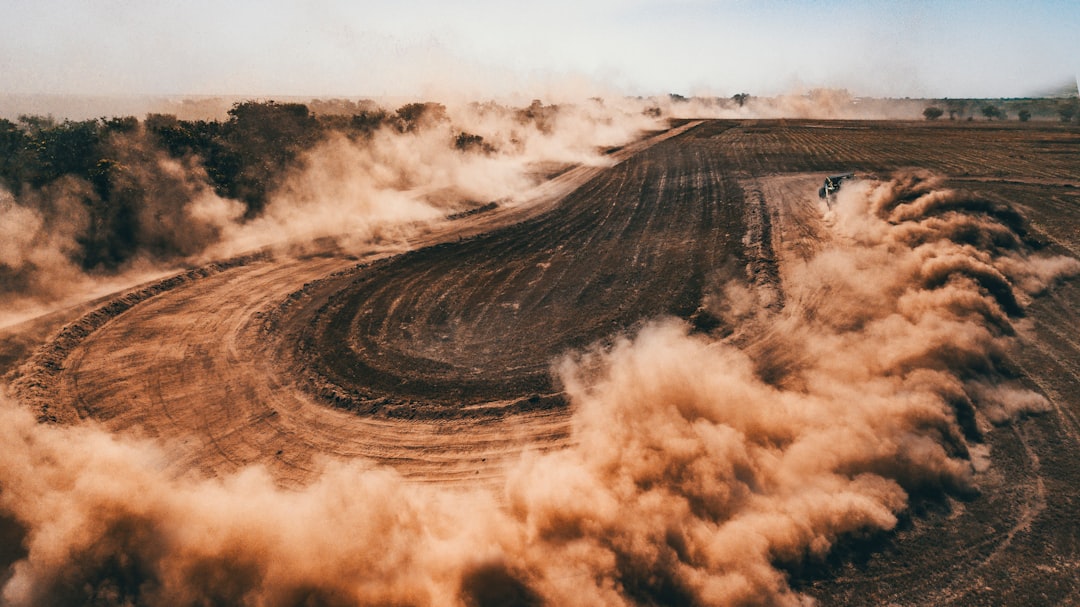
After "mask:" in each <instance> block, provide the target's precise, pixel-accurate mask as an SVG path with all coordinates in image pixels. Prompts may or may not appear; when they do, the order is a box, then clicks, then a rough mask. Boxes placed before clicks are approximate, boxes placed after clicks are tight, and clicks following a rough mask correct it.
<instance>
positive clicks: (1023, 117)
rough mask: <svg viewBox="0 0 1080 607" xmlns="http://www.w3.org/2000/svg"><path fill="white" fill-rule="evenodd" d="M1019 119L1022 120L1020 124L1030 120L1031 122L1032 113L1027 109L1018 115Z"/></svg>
mask: <svg viewBox="0 0 1080 607" xmlns="http://www.w3.org/2000/svg"><path fill="white" fill-rule="evenodd" d="M1017 117H1018V118H1020V122H1027V121H1028V120H1031V112H1029V111H1028V110H1027V109H1026V108H1025V109H1022V110H1020V113H1019V114H1017Z"/></svg>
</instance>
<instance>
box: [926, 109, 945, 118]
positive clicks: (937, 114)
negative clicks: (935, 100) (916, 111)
mask: <svg viewBox="0 0 1080 607" xmlns="http://www.w3.org/2000/svg"><path fill="white" fill-rule="evenodd" d="M944 114H945V110H943V109H941V108H939V107H933V106H930V107H928V108H926V109H925V110H923V112H922V115H923V116H924V117H925V118H926V119H927V120H937V119H938V118H941V117H942V115H944Z"/></svg>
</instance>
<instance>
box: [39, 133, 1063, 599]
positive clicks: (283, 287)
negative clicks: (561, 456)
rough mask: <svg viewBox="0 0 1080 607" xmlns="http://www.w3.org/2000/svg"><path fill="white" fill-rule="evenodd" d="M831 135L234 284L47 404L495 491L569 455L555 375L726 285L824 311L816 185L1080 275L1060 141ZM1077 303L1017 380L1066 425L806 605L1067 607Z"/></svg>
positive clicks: (164, 299)
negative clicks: (918, 210)
mask: <svg viewBox="0 0 1080 607" xmlns="http://www.w3.org/2000/svg"><path fill="white" fill-rule="evenodd" d="M832 126H834V127H835V128H830V129H820V128H816V126H815V125H814V124H812V123H801V122H785V121H777V122H761V123H759V122H744V123H735V122H722V121H714V122H708V123H705V124H703V125H696V126H694V128H692V129H689V130H688V131H686V132H684V133H680V134H678V136H676V137H672V138H669V139H665V140H660V141H654V142H653V144H652V145H651V147H646V146H641V147H636V148H633V149H632V150H628V151H627V152H626V153H624V154H623V155H622V156H621V159H622V160H623V162H621V163H620V164H618V165H617V166H615V167H613V168H610V169H607V170H599V169H590V170H587V171H582V172H579V173H575V174H573V175H571V176H570V177H567V178H566V182H565V183H564V184H563V185H564V186H565V189H564V190H561V191H560V190H559V189H558V187H555V189H554V190H553V191H552V192H549V197H548V198H546V199H544V200H543V201H542V202H540V203H538V204H536V205H535V206H533V207H530V209H531V210H530V209H520V210H517V211H510V212H508V213H506V214H503V215H500V214H495V215H491V216H488V215H487V214H481V215H478V216H476V217H475V218H470V219H469V220H468V221H462V222H456V223H455V225H452V226H451V227H450V228H448V229H447V230H446V231H444V232H436V233H432V234H430V235H428V236H425V237H424V238H422V239H419V240H418V241H417V242H416V243H414V244H415V245H416V246H417V247H419V246H420V245H427V244H435V245H436V246H430V247H426V248H414V250H412V251H411V252H406V253H403V254H399V255H390V254H389V253H386V252H384V253H372V254H370V255H368V256H366V257H362V258H350V257H346V256H342V255H340V254H339V253H337V252H335V251H327V252H325V253H324V254H320V255H310V256H307V257H290V258H281V259H273V258H255V259H252V260H249V261H247V262H246V263H243V264H240V265H237V266H235V267H226V268H223V269H221V270H220V271H217V272H214V273H211V274H209V275H207V276H204V277H200V278H198V279H196V280H191V281H187V282H184V283H182V284H180V285H178V286H175V287H172V288H170V289H169V290H167V291H164V292H162V293H160V294H156V295H153V296H150V297H147V298H145V299H144V300H141V301H139V302H137V303H135V304H134V305H132V306H131V307H130V308H127V309H125V310H124V311H123V312H122V313H119V314H118V315H115V316H114V317H111V319H109V320H108V321H107V322H105V323H104V324H101V325H100V326H95V327H94V329H93V330H92V331H90V332H88V334H87V335H85V336H81V337H80V338H79V340H78V342H77V345H75V346H74V347H73V348H72V349H70V351H65V357H66V358H65V359H64V360H62V361H60V367H61V368H58V369H55V370H54V371H55V372H54V373H53V374H51V375H49V376H48V377H49V382H50V383H49V385H47V386H45V388H46V389H47V391H48V393H49V396H50V397H54V398H55V399H56V406H59V407H61V408H63V407H69V408H71V409H72V410H73V411H76V412H77V414H78V416H80V417H87V418H92V419H96V420H99V421H100V422H102V423H103V424H104V425H105V426H106V427H108V428H110V429H112V430H114V431H135V432H139V433H145V434H148V435H151V436H155V437H158V438H161V439H162V440H164V441H166V443H167V444H168V445H169V447H168V448H169V452H168V455H169V456H170V458H171V459H170V461H169V466H170V469H169V472H170V473H172V474H184V473H185V472H186V471H188V470H192V469H195V470H200V471H202V472H204V473H206V474H211V475H216V474H226V473H228V472H230V471H234V470H237V469H240V468H242V467H244V466H247V465H250V464H252V463H261V464H265V465H267V466H268V467H269V468H270V469H271V470H272V471H273V473H274V474H275V476H276V478H278V479H279V481H280V482H281V483H283V484H286V485H302V484H304V483H305V482H307V481H308V480H310V479H311V478H313V476H314V475H315V474H316V473H317V469H318V466H319V458H321V457H323V456H330V457H336V456H340V457H345V458H353V457H365V458H370V459H372V460H373V461H375V462H380V463H388V464H391V465H394V466H395V467H396V468H397V469H399V470H400V471H402V473H403V474H405V475H406V476H408V477H410V478H413V479H416V480H420V481H439V482H450V483H457V482H463V483H475V482H490V483H496V482H497V481H498V480H499V478H500V474H501V473H500V464H501V463H502V462H505V461H507V460H508V459H510V458H513V457H514V456H515V455H516V454H517V453H519V452H520V451H521V450H522V449H523V448H528V447H529V446H533V447H537V448H550V447H556V446H558V445H560V444H563V442H564V441H565V440H566V436H567V427H568V415H567V411H566V408H565V405H564V403H562V402H561V400H560V399H559V398H558V386H556V385H553V384H552V380H551V375H550V374H549V372H548V369H549V366H550V364H551V361H552V359H553V358H554V357H557V356H559V355H560V354H562V353H563V352H565V351H566V350H568V349H573V348H579V347H583V346H587V345H588V344H590V343H593V342H596V341H603V340H605V339H608V338H610V337H611V336H612V335H615V334H617V333H618V332H620V331H623V330H625V329H628V328H632V327H633V326H634V325H635V323H637V322H639V321H641V320H643V319H647V318H650V317H653V316H656V315H658V314H663V313H673V314H677V315H681V316H684V317H688V318H692V319H693V320H694V321H695V323H696V324H697V325H698V326H699V328H702V329H713V328H718V329H719V331H724V330H726V329H732V328H730V327H720V326H718V323H719V321H717V320H716V319H715V318H712V317H711V316H709V315H707V314H703V313H702V312H701V311H699V305H700V303H701V299H702V296H703V295H704V294H705V293H708V292H710V290H711V289H713V288H715V287H716V286H717V285H718V284H722V283H724V282H726V281H729V280H732V279H739V280H749V281H750V282H752V283H753V284H754V285H755V286H757V287H759V288H763V289H773V290H775V291H776V297H775V299H774V307H776V308H780V307H783V306H789V307H799V308H802V309H806V310H811V311H812V310H813V309H814V308H815V306H816V305H817V300H818V298H822V297H826V296H827V292H826V291H825V290H824V289H823V290H820V291H810V292H800V293H797V294H794V295H793V294H792V293H789V292H786V291H785V290H784V288H783V285H784V283H785V280H786V278H785V276H786V273H788V272H790V271H792V269H793V268H795V267H796V266H797V264H798V262H799V260H801V259H806V258H808V257H810V256H812V255H813V254H814V253H815V252H816V251H818V250H820V249H821V247H823V246H825V244H826V243H827V241H828V238H829V236H828V226H827V225H826V224H825V223H824V222H823V220H822V216H821V212H822V209H821V208H820V202H819V201H818V200H817V199H816V197H814V195H813V193H814V192H815V191H816V187H817V185H818V184H819V181H820V177H821V175H822V174H824V173H831V172H836V171H837V170H847V169H855V170H859V171H866V172H871V173H877V172H880V173H887V172H888V171H890V170H894V169H897V168H900V167H904V166H910V165H916V164H917V165H919V166H926V167H928V168H932V169H935V170H937V171H939V172H942V173H943V174H945V175H946V176H947V177H949V178H951V179H953V180H954V183H957V182H959V183H962V184H963V185H964V187H970V188H977V189H978V190H979V191H980V193H984V194H986V195H987V196H990V197H1000V198H1002V199H1005V200H1008V201H1010V202H1012V203H1015V204H1017V205H1019V206H1021V207H1022V208H1023V209H1024V210H1025V214H1026V215H1027V216H1028V217H1029V218H1030V219H1031V221H1032V226H1033V229H1034V230H1036V231H1038V232H1039V233H1040V234H1042V235H1043V236H1045V238H1046V240H1047V241H1048V243H1050V244H1049V245H1048V246H1050V247H1052V248H1054V249H1055V250H1058V251H1060V252H1064V253H1068V254H1070V255H1072V256H1080V236H1078V234H1080V232H1077V230H1076V226H1077V225H1078V224H1080V219H1078V218H1077V211H1076V209H1077V205H1080V194H1078V193H1077V192H1076V191H1075V188H1074V187H1073V183H1074V181H1073V180H1074V179H1075V175H1076V174H1080V172H1078V171H1080V161H1078V158H1077V155H1076V154H1072V155H1065V154H1060V153H1058V149H1059V148H1060V146H1056V147H1055V146H1048V145H1044V142H1045V141H1048V140H1053V141H1058V140H1068V141H1073V139H1069V138H1070V137H1073V135H1071V134H1070V133H1069V132H1068V131H1062V130H1060V129H1054V128H1044V127H1038V126H1037V125H1036V126H1030V125H1029V126H1025V127H1016V128H1012V129H1004V128H990V127H986V128H982V127H978V128H976V127H972V128H971V129H969V130H962V129H959V128H955V129H954V128H953V127H951V126H947V125H946V126H941V127H927V126H925V125H922V124H919V125H915V126H913V125H903V124H899V125H898V124H893V123H882V124H873V125H870V126H867V125H866V124H863V123H859V124H846V123H838V124H836V125H832ZM1038 128H1044V130H1043V131H1039V130H1037V129H1038ZM1055 145H1056V144H1055ZM1025 146H1026V147H1025ZM1044 147H1045V148H1047V149H1046V150H1044V149H1043V148H1044ZM1051 148H1052V149H1051ZM1033 179H1038V180H1040V181H1039V183H1035V182H1033V181H1032V180H1033ZM1063 218H1064V219H1063ZM506 224H510V225H506ZM748 231H749V232H750V233H751V234H754V235H757V238H750V239H749V241H748V242H746V243H745V244H744V242H743V238H744V235H746V234H747V232H748ZM459 238H460V240H459ZM399 252H400V251H391V252H390V253H399ZM358 264H359V265H358ZM747 269H749V273H747ZM1077 302H1080V287H1078V286H1077V285H1076V284H1075V283H1073V284H1068V285H1065V286H1064V287H1063V288H1061V289H1059V290H1057V291H1054V292H1052V293H1051V294H1049V295H1048V296H1045V297H1044V298H1042V299H1039V300H1036V301H1035V302H1034V304H1033V305H1032V307H1031V308H1030V310H1029V315H1028V317H1029V320H1028V323H1029V328H1028V329H1027V330H1026V332H1025V333H1024V334H1023V340H1022V343H1021V345H1020V346H1019V347H1018V349H1017V351H1016V352H1015V353H1014V354H1013V362H1014V363H1015V366H1016V371H1017V375H1018V377H1019V378H1020V379H1021V380H1022V381H1023V382H1024V383H1025V385H1028V386H1030V387H1032V388H1034V389H1036V390H1037V391H1039V392H1040V393H1042V394H1044V395H1045V396H1047V398H1048V400H1049V402H1050V403H1051V406H1052V408H1051V410H1050V411H1049V412H1048V413H1045V414H1042V415H1037V416H1033V417H1031V418H1028V419H1024V420H1021V421H1020V422H1018V423H1016V424H1014V425H1010V426H1004V427H1000V428H996V429H994V430H993V431H992V432H990V433H988V435H987V443H988V446H989V448H990V452H991V454H992V457H993V467H992V469H991V471H990V472H989V473H987V474H986V475H984V476H983V477H981V478H980V490H981V494H980V495H978V496H977V497H975V498H974V499H965V500H959V499H954V498H951V497H950V498H945V499H928V500H925V501H917V502H916V503H915V504H914V506H913V508H912V512H911V513H910V516H908V517H907V518H906V519H905V520H904V521H903V522H902V524H901V526H900V527H899V529H898V530H897V531H895V532H893V533H891V534H887V535H886V536H885V537H875V538H871V540H869V541H868V542H866V544H865V545H863V544H858V545H856V546H855V547H841V549H840V550H838V551H837V553H836V554H835V555H834V556H835V559H830V560H829V562H827V563H824V564H822V565H821V566H820V567H818V568H814V567H811V568H808V569H807V570H805V571H802V572H800V573H799V574H798V575H797V576H795V578H794V580H793V582H794V584H795V586H796V587H797V589H799V590H801V591H803V592H806V593H808V594H810V595H811V596H814V597H816V598H818V599H819V600H821V602H822V603H823V604H845V605H856V604H863V605H880V604H890V603H895V604H905V605H908V604H910V605H915V604H964V605H976V604H1075V603H1077V602H1078V599H1077V597H1078V596H1080V584H1078V582H1077V579H1078V573H1080V520H1078V518H1077V514H1076V508H1075V503H1076V501H1077V499H1080V489H1078V488H1080V469H1078V467H1077V466H1076V464H1075V462H1076V461H1080V423H1078V419H1080V402H1078V401H1077V396H1076V395H1077V394H1080V366H1078V365H1080V362H1078V361H1080V342H1078V341H1077V339H1076V332H1075V327H1076V326H1080V307H1078V303H1077ZM330 403H333V404H336V405H337V408H334V407H330V406H327V405H328V404H330ZM61 417H62V416H61Z"/></svg>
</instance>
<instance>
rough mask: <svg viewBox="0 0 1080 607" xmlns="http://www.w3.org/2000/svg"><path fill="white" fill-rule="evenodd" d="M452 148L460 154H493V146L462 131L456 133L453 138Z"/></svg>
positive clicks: (476, 136)
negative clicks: (460, 152)
mask: <svg viewBox="0 0 1080 607" xmlns="http://www.w3.org/2000/svg"><path fill="white" fill-rule="evenodd" d="M454 148H455V149H458V150H461V151H462V152H481V153H484V154H491V153H494V152H495V146H493V145H491V144H490V143H485V142H484V138H483V137H481V136H480V135H474V134H472V133H466V132H464V131H462V132H461V133H458V136H457V137H455V138H454Z"/></svg>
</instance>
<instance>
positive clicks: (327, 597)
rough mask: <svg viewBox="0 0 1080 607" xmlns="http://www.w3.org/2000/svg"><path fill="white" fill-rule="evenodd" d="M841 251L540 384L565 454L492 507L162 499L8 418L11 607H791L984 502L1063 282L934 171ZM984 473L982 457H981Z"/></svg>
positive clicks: (847, 223) (892, 198)
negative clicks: (911, 521) (773, 307)
mask: <svg viewBox="0 0 1080 607" xmlns="http://www.w3.org/2000/svg"><path fill="white" fill-rule="evenodd" d="M826 220H827V222H828V223H829V224H830V225H831V229H832V232H833V234H834V238H833V244H832V245H830V246H827V247H825V248H824V250H823V251H822V252H821V253H820V254H818V255H817V256H815V257H814V258H813V259H811V260H809V261H807V262H806V263H805V265H804V266H802V267H798V268H795V269H794V271H792V272H791V273H790V278H789V279H787V282H785V284H784V285H782V286H783V288H784V290H785V292H786V294H787V295H788V297H786V300H787V301H789V302H795V303H791V304H789V305H788V307H787V308H785V309H784V310H783V311H781V312H779V313H775V315H773V316H762V315H760V314H755V313H754V312H753V310H751V309H749V308H748V307H747V306H745V305H738V306H732V307H731V310H730V311H731V312H732V313H738V312H739V311H742V312H744V313H745V314H746V316H745V318H744V322H746V323H748V324H749V323H762V322H764V323H766V325H765V326H764V328H763V329H758V328H755V329H753V330H747V331H746V332H744V334H743V335H742V336H741V338H739V339H734V340H729V341H722V340H719V339H716V338H713V337H710V336H708V335H702V334H691V333H690V331H689V328H688V327H687V326H686V325H685V324H684V323H683V322H681V321H677V320H672V319H659V320H657V321H655V322H653V323H651V324H649V325H648V326H646V327H644V328H643V329H641V330H640V331H639V332H638V333H637V334H635V335H632V336H625V337H622V338H620V339H618V340H616V342H615V343H614V345H612V346H611V347H607V348H599V347H598V348H595V349H592V350H589V351H585V352H580V353H577V354H576V355H573V356H569V357H567V358H566V359H564V360H562V361H561V362H559V363H558V365H557V367H556V370H555V371H556V372H557V373H558V376H559V378H560V381H561V383H562V385H563V386H564V387H565V389H566V391H567V393H568V395H569V397H570V399H571V401H572V403H573V411H574V413H573V440H572V444H573V445H574V446H572V447H568V448H565V449H563V450H560V451H556V452H550V453H543V454H541V453H527V454H525V455H524V456H522V458H521V459H520V461H518V462H516V463H515V464H514V465H513V466H512V467H511V468H510V469H509V470H508V472H507V481H506V484H505V488H504V490H503V492H502V494H501V495H495V494H493V493H490V492H487V491H481V490H474V491H449V490H439V489H437V488H433V487H428V486H416V485H411V484H408V483H405V482H404V481H403V480H402V479H401V478H400V477H399V476H397V475H396V474H395V473H394V472H392V471H389V470H383V469H375V468H371V467H370V466H368V465H367V464H365V463H364V462H347V463H341V462H327V463H326V464H325V472H324V474H323V475H322V476H321V477H320V478H319V480H318V481H316V482H315V483H313V484H312V485H311V486H309V487H307V488H306V489H304V490H302V491H283V490H280V489H277V488H275V487H274V486H273V483H272V482H271V481H270V479H269V477H268V475H266V474H265V473H264V472H263V471H261V470H259V469H251V470H247V471H244V472H243V473H241V474H238V475H235V476H230V477H228V478H222V479H201V478H194V477H192V478H180V479H169V478H163V477H162V476H161V474H160V472H159V470H160V468H161V465H162V462H161V458H162V455H161V452H160V451H158V448H157V447H156V446H155V445H153V444H150V443H145V442H144V443H138V442H134V441H132V440H129V439H124V438H119V437H114V436H109V435H107V434H105V433H104V432H102V431H101V430H99V429H97V428H95V427H94V426H93V425H90V424H87V425H82V426H78V427H58V426H41V425H38V424H35V423H34V421H33V419H32V417H31V416H30V414H29V413H27V412H25V411H23V410H21V409H19V408H18V406H17V405H15V404H13V403H10V402H7V403H5V404H4V406H3V408H2V409H0V445H2V447H3V452H4V453H5V457H4V459H3V460H0V522H2V523H3V524H0V531H2V532H3V533H5V534H7V535H9V536H12V537H17V538H18V539H19V546H20V548H16V549H10V548H9V549H8V550H7V551H6V552H4V553H3V554H0V558H3V559H5V561H6V562H4V563H0V565H2V566H5V567H8V566H9V567H8V574H7V576H6V577H0V580H3V594H2V599H0V600H2V602H3V604H5V605H10V606H12V607H14V606H22V605H39V604H91V603H93V604H103V605H130V604H137V605H187V604H237V605H300V604H306V605H387V604H395V605H495V604H522V605H540V604H549V605H582V606H584V605H633V604H661V605H800V604H805V603H807V602H809V600H808V599H807V598H806V597H803V596H801V595H799V594H797V593H795V592H793V591H792V590H791V588H790V586H789V578H788V575H789V572H791V571H795V570H797V569H798V566H799V564H800V563H803V562H805V561H807V560H814V559H821V558H823V557H825V556H826V555H827V554H828V553H829V552H830V550H831V549H832V548H833V547H834V546H835V545H836V544H837V543H838V542H840V543H842V542H844V541H845V540H848V539H851V538H853V537H859V536H865V535H867V534H873V533H878V532H882V531H887V530H889V529H891V528H892V527H893V526H894V525H895V524H896V521H897V516H898V514H900V513H901V512H902V511H904V509H905V508H906V507H907V505H908V503H909V500H910V499H912V498H913V497H918V498H920V499H925V498H932V497H933V496H938V495H942V494H949V493H957V492H968V491H972V490H974V489H977V487H978V483H979V476H978V473H977V468H980V467H981V465H983V464H979V466H976V465H975V462H973V457H972V456H971V453H972V452H973V451H978V452H979V453H983V452H985V446H984V445H981V444H980V443H981V440H982V437H983V436H985V433H987V432H992V431H994V430H993V428H994V425H995V424H1007V423H1013V420H1014V419H1015V418H1016V416H1017V415H1025V414H1031V413H1037V412H1038V411H1040V410H1042V409H1044V408H1045V401H1044V400H1043V399H1042V397H1041V396H1040V395H1038V394H1035V393H1032V392H1029V391H1026V390H1024V389H1023V388H1022V387H1021V386H1019V385H1014V384H1012V383H1010V381H1009V378H1008V374H1007V373H1006V372H1005V369H1004V366H1003V363H1004V361H1005V358H1006V356H1007V352H1008V348H1009V347H1010V343H1011V341H1012V340H1013V339H1014V336H1015V334H1016V333H1017V331H1018V330H1020V328H1019V325H1020V323H1019V322H1018V318H1019V316H1020V315H1022V314H1023V309H1024V306H1025V303H1026V302H1027V301H1029V299H1030V297H1032V296H1034V295H1035V294H1037V293H1038V292H1039V291H1040V290H1043V289H1045V288H1049V287H1051V286H1052V284H1053V283H1054V282H1055V281H1057V280H1060V279H1062V278H1064V277H1067V276H1072V275H1076V274H1080V262H1077V261H1076V260H1071V259H1065V258H1055V257H1048V256H1043V255H1040V254H1038V253H1036V252H1035V251H1034V249H1033V246H1032V245H1031V244H1030V243H1029V240H1028V238H1027V236H1026V234H1025V233H1024V229H1023V225H1022V222H1020V221H1017V220H1018V217H1016V216H1014V215H1012V214H1011V213H1010V212H1009V210H1008V209H1007V208H1005V207H1001V206H1000V205H994V204H990V203H987V202H984V201H980V200H979V199H978V198H976V197H973V196H970V195H967V194H964V193H961V192H954V191H949V190H944V189H942V188H941V186H940V183H938V181H937V179H936V178H935V177H933V176H931V175H926V174H920V173H911V174H904V175H899V176H897V177H896V178H895V179H893V180H891V181H888V182H864V183H861V184H857V183H853V184H851V187H848V186H845V189H844V190H843V191H842V192H841V194H840V196H839V199H838V201H837V204H836V205H835V206H834V207H833V209H832V210H830V211H828V214H827V217H826ZM991 459H992V454H991Z"/></svg>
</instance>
